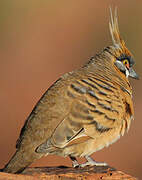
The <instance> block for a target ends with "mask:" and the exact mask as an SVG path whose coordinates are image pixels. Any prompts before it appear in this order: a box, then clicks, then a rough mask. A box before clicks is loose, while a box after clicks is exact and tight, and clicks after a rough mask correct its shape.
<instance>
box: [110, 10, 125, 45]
mask: <svg viewBox="0 0 142 180" xmlns="http://www.w3.org/2000/svg"><path fill="white" fill-rule="evenodd" d="M109 29H110V34H111V37H112V42H113V45H114V46H116V47H117V48H122V47H123V46H125V43H124V41H123V40H122V39H121V37H120V32H119V27H118V18H117V8H115V12H114V17H113V15H112V9H111V7H110V22H109Z"/></svg>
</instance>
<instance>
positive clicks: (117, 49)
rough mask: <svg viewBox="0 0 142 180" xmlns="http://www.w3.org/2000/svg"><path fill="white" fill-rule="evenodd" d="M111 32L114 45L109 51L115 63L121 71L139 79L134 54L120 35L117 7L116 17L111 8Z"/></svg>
mask: <svg viewBox="0 0 142 180" xmlns="http://www.w3.org/2000/svg"><path fill="white" fill-rule="evenodd" d="M109 28H110V34H111V37H112V43H113V46H111V47H110V49H109V52H110V53H111V55H112V56H113V57H114V58H113V63H114V65H115V67H116V68H118V70H119V71H120V73H123V74H125V76H126V77H127V78H128V77H129V76H130V77H132V78H135V79H139V77H138V75H137V74H136V72H135V71H134V69H133V65H134V63H135V61H134V59H133V56H132V54H131V53H130V51H129V50H128V49H127V47H126V46H125V42H124V40H123V39H122V38H121V37H120V33H119V27H118V20H117V9H115V14H114V17H113V16H112V10H111V9H110V22H109Z"/></svg>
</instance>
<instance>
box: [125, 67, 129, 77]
mask: <svg viewBox="0 0 142 180" xmlns="http://www.w3.org/2000/svg"><path fill="white" fill-rule="evenodd" d="M125 69H126V70H125V74H126V77H127V78H128V77H129V71H128V69H127V68H125Z"/></svg>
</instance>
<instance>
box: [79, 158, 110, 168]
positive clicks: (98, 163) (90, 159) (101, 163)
mask: <svg viewBox="0 0 142 180" xmlns="http://www.w3.org/2000/svg"><path fill="white" fill-rule="evenodd" d="M85 158H86V159H87V162H86V163H83V164H80V165H79V167H85V166H107V163H105V162H96V161H94V160H93V159H92V158H91V157H89V156H85Z"/></svg>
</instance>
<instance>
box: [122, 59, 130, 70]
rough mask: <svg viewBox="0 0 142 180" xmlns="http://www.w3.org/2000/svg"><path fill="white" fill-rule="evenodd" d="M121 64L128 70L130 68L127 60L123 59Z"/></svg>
mask: <svg viewBox="0 0 142 180" xmlns="http://www.w3.org/2000/svg"><path fill="white" fill-rule="evenodd" d="M122 62H123V64H124V65H125V66H126V67H127V68H128V69H129V68H130V65H129V61H128V59H124V60H123V61H122Z"/></svg>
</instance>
